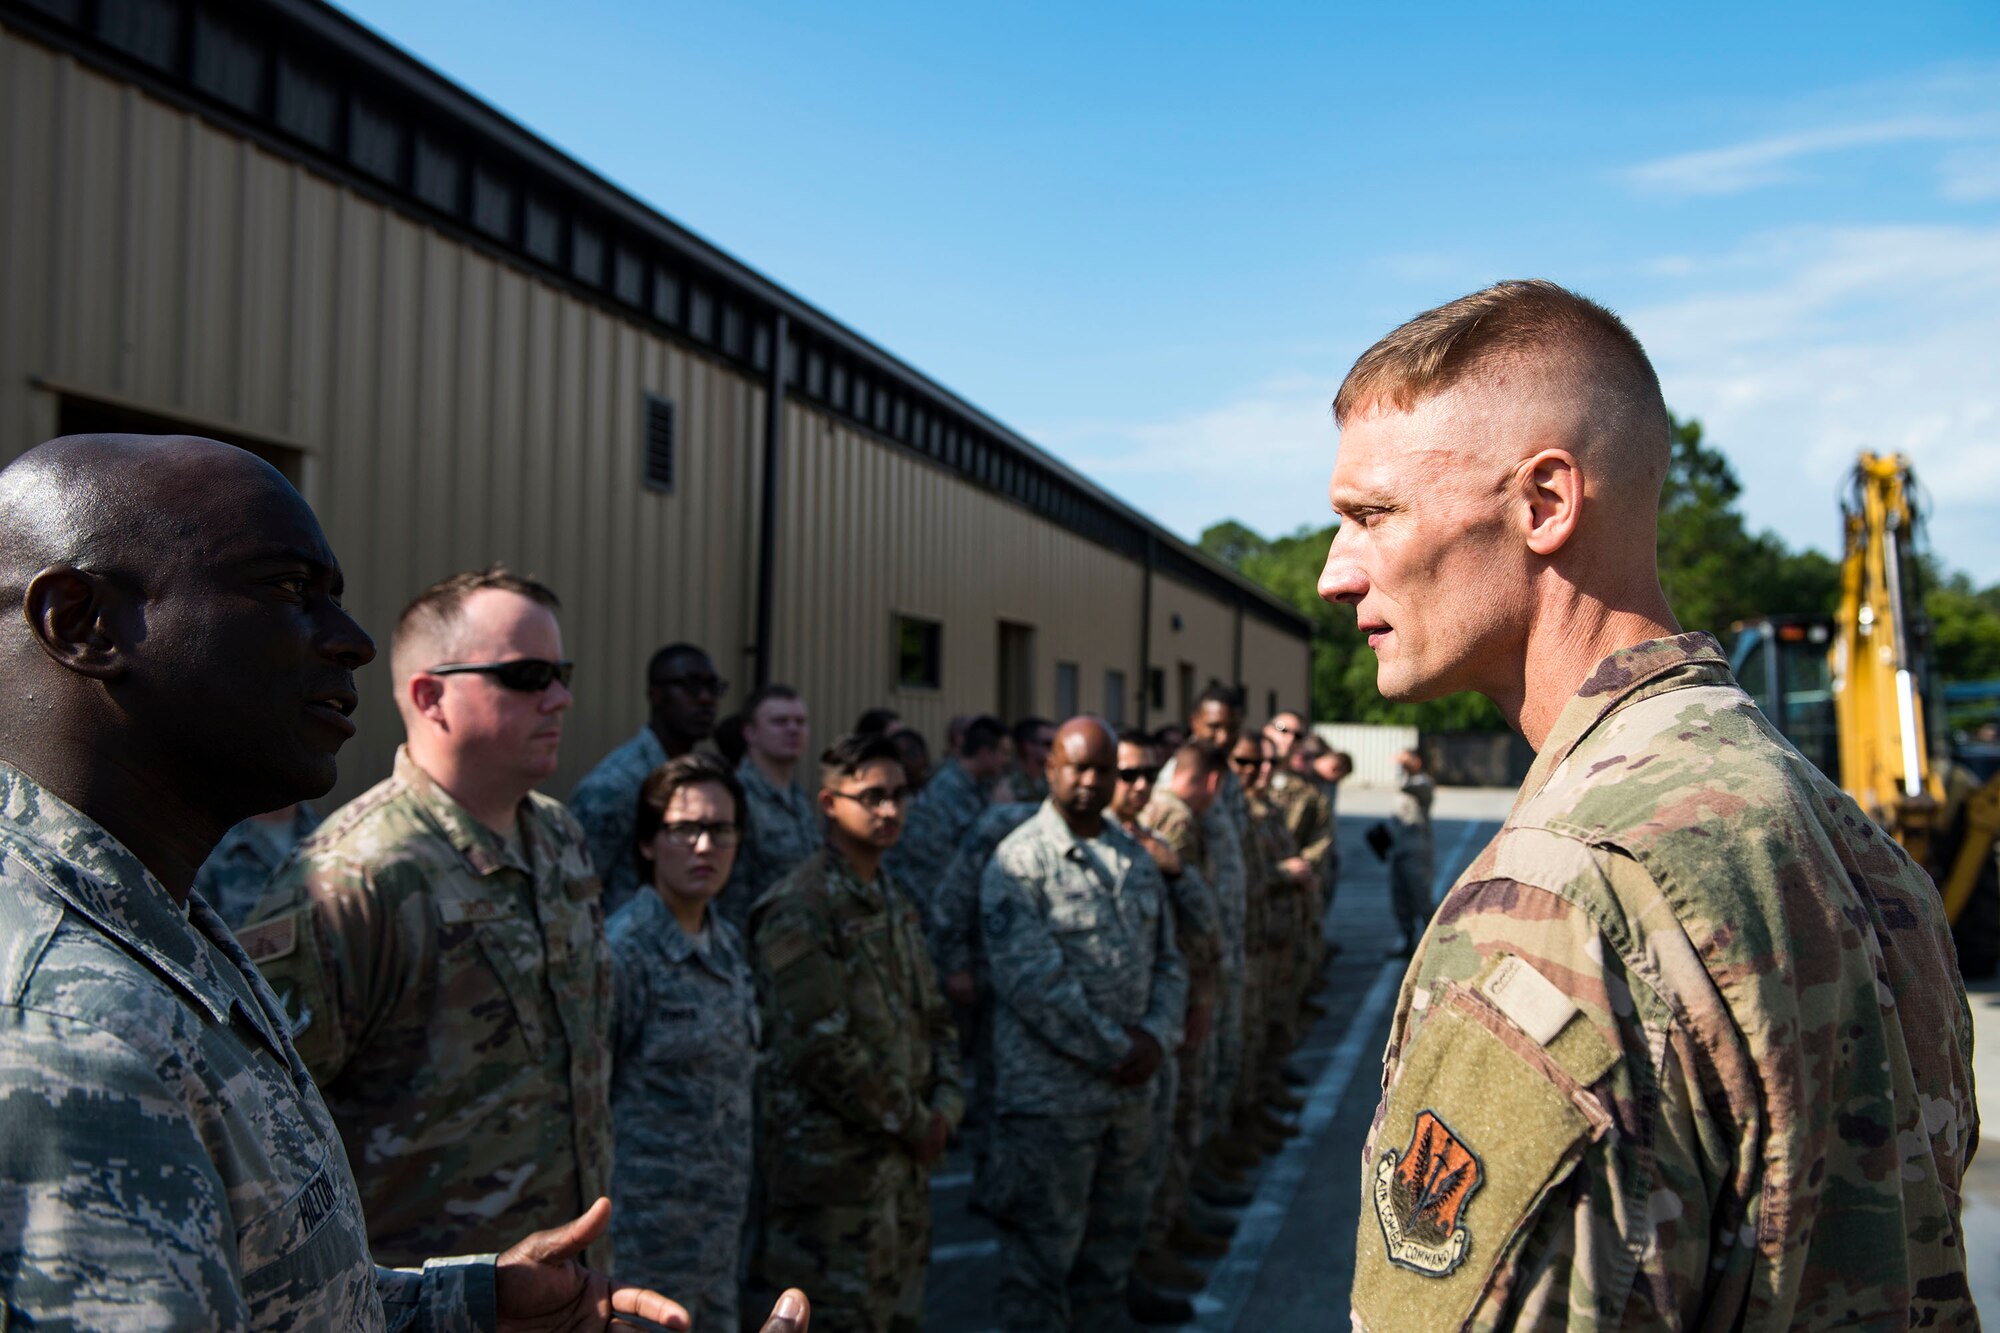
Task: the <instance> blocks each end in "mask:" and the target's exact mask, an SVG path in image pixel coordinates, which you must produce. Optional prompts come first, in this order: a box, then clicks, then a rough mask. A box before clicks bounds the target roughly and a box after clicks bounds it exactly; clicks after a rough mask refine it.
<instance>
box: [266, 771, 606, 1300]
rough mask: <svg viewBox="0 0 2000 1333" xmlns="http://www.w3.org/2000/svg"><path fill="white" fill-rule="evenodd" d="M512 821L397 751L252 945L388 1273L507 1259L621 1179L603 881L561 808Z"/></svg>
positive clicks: (304, 857)
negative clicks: (356, 1185) (472, 1258)
mask: <svg viewBox="0 0 2000 1333" xmlns="http://www.w3.org/2000/svg"><path fill="white" fill-rule="evenodd" d="M516 818H517V820H518V824H517V831H518V838H519V841H518V843H516V842H513V841H510V840H508V839H503V838H502V837H500V835H499V834H497V833H495V832H493V830H491V829H489V828H487V827H485V826H484V825H482V824H481V823H479V821H478V820H476V819H474V818H473V817H472V816H471V815H470V814H469V813H467V811H466V810H465V808H464V807H463V806H461V805H459V804H458V802H456V801H454V800H453V799H452V798H451V797H450V796H449V795H448V794H447V793H446V792H445V791H444V789H443V788H442V787H439V786H438V785H437V783H435V782H434V781H432V780H431V778H430V776H429V775H428V774H426V773H425V772H424V771H423V770H422V769H421V768H419V767H417V765H416V763H415V762H414V761H413V760H412V759H411V758H410V756H409V753H408V752H407V751H406V750H403V749H401V748H399V749H398V750H397V751H396V767H395V772H394V774H393V775H392V776H391V777H390V778H388V779H387V780H386V781H384V782H381V783H378V784H377V785H376V786H375V787H373V788H372V789H370V790H369V791H367V792H364V793H362V794H361V795H360V796H358V797H356V798H355V799H354V800H352V801H350V802H348V803H347V804H346V805H345V806H343V807H341V808H340V809H339V810H337V811H335V812H334V814H333V815H332V817H330V818H329V819H328V820H327V822H326V823H325V824H324V825H322V826H321V827H320V829H319V831H318V832H317V833H315V834H313V835H312V837H310V838H308V839H306V840H305V841H304V842H303V843H301V844H300V845H299V848H298V851H297V852H296V853H295V854H294V855H293V857H292V859H291V860H290V861H288V862H286V864H285V866H284V868H283V869H282V870H281V871H280V872H279V874H278V877H277V879H276V880H275V881H273V885H272V892H271V895H270V896H269V897H268V898H266V899H265V900H264V902H263V904H261V905H260V906H259V908H258V910H257V913H256V917H257V921H258V922H262V923H263V924H261V925H259V924H257V922H253V925H252V927H250V928H246V929H245V931H244V932H243V935H242V938H243V942H244V948H245V949H246V950H247V951H248V952H249V954H250V956H251V957H252V958H253V959H255V960H256V963H257V965H258V966H259V967H260V968H262V969H263V970H264V975H265V977H266V978H268V979H269V981H270V982H271V985H272V987H273V988H274V989H276V990H277V992H278V993H279V995H280V996H281V997H283V998H284V999H285V1002H286V1006H287V1008H288V1009H289V1010H290V1011H291V1013H292V1014H293V1037H294V1040H295V1041H296V1042H297V1044H298V1050H299V1054H300V1055H301V1056H302V1057H304V1059H305V1062H306V1065H307V1067H308V1068H310V1069H311V1070H312V1071H313V1075H314V1077H315V1078H316V1079H317V1080H318V1081H319V1084H320V1087H321V1089H322V1090H323V1091H324V1092H325V1094H326V1100H327V1104H328V1105H329V1106H330V1107H332V1108H333V1113H334V1119H335V1121H336V1122H337V1123H338V1124H339V1126H340V1132H341V1138H342V1140H343V1141H344V1142H345V1143H346V1145H347V1153H348V1156H349V1157H350V1158H351V1159H353V1160H354V1161H355V1162H358V1163H359V1164H360V1172H359V1179H360V1181H361V1189H362V1202H363V1205H364V1208H365V1211H366V1213H367V1217H368V1234H369V1238H370V1240H371V1241H372V1242H373V1244H374V1248H375V1253H376V1255H377V1256H378V1257H385V1258H389V1259H390V1260H391V1261H393V1262H399V1263H402V1262H410V1261H411V1260H412V1259H413V1258H421V1256H423V1255H425V1254H436V1253H440V1252H443V1253H450V1252H454V1251H465V1250H475V1251H477V1250H498V1249H503V1248H505V1247H506V1246H508V1245H511V1244H512V1243H513V1242H514V1241H516V1240H519V1239H520V1238H521V1237H522V1236H523V1235H525V1234H526V1233H527V1232H530V1231H534V1230H537V1229H540V1228H543V1227H553V1226H558V1225H560V1224H562V1223H564V1222H567V1221H569V1220H570V1219H572V1218H574V1217H575V1216H577V1214H579V1213H581V1212H582V1211H583V1210H584V1209H585V1208H587V1207H589V1205H590V1204H591V1203H592V1202H594V1201H595V1200H596V1199H597V1198H598V1196H599V1195H602V1194H605V1193H607V1192H608V1190H609V1187H610V1179H609V1175H610V1166H611V1115H610V1109H609V1105H608V1103H607V1100H606V1098H607V1094H608V1086H609V1081H610V1061H609V1059H608V1055H607V1051H606V1047H605V1036H606V1034H607V1030H608V1027H609V1013H608V1010H609V1007H610V1002H611V955H610V951H609V950H608V949H607V947H606V946H605V942H604V923H603V918H602V916H601V915H600V914H599V909H598V901H597V900H598V886H597V876H596V875H595V874H594V873H592V871H591V868H590V856H589V853H588V852H587V851H586V850H585V849H584V842H583V832H582V830H581V829H579V828H578V827H577V826H576V823H575V821H574V820H572V819H571V818H570V817H569V815H568V813H567V812H566V811H565V810H564V809H563V807H562V805H561V804H560V803H559V802H557V801H554V800H551V799H550V798H548V797H546V796H542V795H540V794H539V793H530V794H529V796H528V797H527V799H525V800H524V801H522V802H521V804H520V806H519V807H518V809H517V814H516ZM627 859H628V860H629V859H630V857H629V856H628V857H627ZM609 1250H610V1244H609V1242H608V1241H600V1242H599V1243H598V1244H597V1245H595V1246H593V1247H592V1249H591V1258H592V1262H593V1263H596V1264H598V1265H600V1266H602V1265H604V1264H605V1263H606V1262H608V1260H609V1257H610V1256H609Z"/></svg>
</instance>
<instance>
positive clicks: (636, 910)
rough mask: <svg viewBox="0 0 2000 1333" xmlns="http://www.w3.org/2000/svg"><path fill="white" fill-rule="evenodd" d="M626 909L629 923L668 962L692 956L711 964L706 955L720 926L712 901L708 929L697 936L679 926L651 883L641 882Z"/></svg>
mask: <svg viewBox="0 0 2000 1333" xmlns="http://www.w3.org/2000/svg"><path fill="white" fill-rule="evenodd" d="M629 910H630V911H631V913H632V916H633V921H632V924H633V925H634V926H635V927H637V928H638V930H639V931H640V932H641V933H642V934H643V935H644V936H645V938H647V939H649V940H651V941H652V942H653V944H654V946H655V947H656V948H658V949H659V951H660V954H661V956H662V957H664V958H665V959H666V960H667V961H668V962H670V963H675V964H679V963H685V962H686V961H688V959H690V958H693V959H697V960H699V961H701V962H703V963H710V964H711V965H712V960H711V958H710V956H709V955H710V954H711V953H713V952H714V949H715V937H716V932H717V931H719V930H721V929H722V928H723V925H722V918H721V917H720V916H718V915H716V912H715V908H714V906H713V905H711V906H710V907H709V910H708V929H707V930H706V931H704V932H703V933H702V935H701V936H700V937H699V938H697V937H696V936H693V935H690V934H688V933H687V931H686V930H684V929H682V928H681V923H680V921H679V919H678V918H676V917H675V916H674V914H673V912H672V910H670V909H669V908H668V907H667V903H666V900H665V899H664V898H662V897H660V893H659V890H657V889H655V888H653V887H652V886H651V885H650V884H643V885H641V886H640V887H639V891H638V892H637V893H635V894H633V895H632V905H631V908H630V909H629Z"/></svg>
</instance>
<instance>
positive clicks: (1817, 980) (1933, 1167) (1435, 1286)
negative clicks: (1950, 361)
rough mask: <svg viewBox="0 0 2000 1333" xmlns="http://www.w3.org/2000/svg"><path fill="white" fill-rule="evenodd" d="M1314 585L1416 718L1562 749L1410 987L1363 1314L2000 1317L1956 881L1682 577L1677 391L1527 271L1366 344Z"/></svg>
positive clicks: (1491, 1323) (1345, 392)
mask: <svg viewBox="0 0 2000 1333" xmlns="http://www.w3.org/2000/svg"><path fill="white" fill-rule="evenodd" d="M1334 411H1335V416H1336V418H1337V419H1338V421H1339V422H1340V425H1341V441H1340V453H1339V457H1338V460H1337V462H1336V464H1335V467H1334V471H1333V478H1332V483H1331V486H1330V496H1331V499H1332V503H1333V508H1334V511H1335V512H1336V513H1337V514H1339V515H1340V517H1341V519H1342V520H1343V521H1342V522H1341V524H1340V526H1339V529H1338V533H1337V535H1336V536H1335V538H1334V540H1333V544H1332V549H1331V551H1330V552H1329V553H1328V556H1327V563H1326V569H1325V572H1324V573H1323V574H1322V575H1321V577H1320V593H1321V595H1322V596H1323V597H1325V598H1326V599H1328V600H1329V601H1337V602H1344V603H1347V604H1350V605H1352V606H1354V607H1355V609H1356V613H1357V617H1358V619H1359V622H1360V627H1361V630H1362V631H1363V633H1365V634H1366V635H1367V636H1368V640H1369V643H1370V646H1371V647H1373V648H1374V650H1375V653H1376V656H1377V665H1376V683H1377V686H1378V687H1379V688H1380V690H1381V692H1382V694H1383V695H1384V696H1385V697H1386V698H1389V699H1393V700H1399V701H1415V700H1422V699H1433V698H1437V697H1439V696H1441V695H1444V694H1447V693H1450V692H1452V691H1456V690H1468V689H1469V690H1477V691H1479V692H1480V693H1482V694H1485V695H1486V696H1487V697H1488V698H1490V699H1492V700H1493V701H1494V703H1495V704H1496V705H1498V706H1499V708H1500V710H1501V712H1502V714H1503V715H1504V716H1505V717H1506V718H1507V720H1508V722H1509V723H1510V724H1511V725H1513V726H1514V727H1515V728H1516V729H1517V730H1519V731H1520V733H1521V734H1522V735H1523V736H1525V737H1526V738H1527V740H1528V742H1529V744H1530V745H1532V746H1533V747H1534V748H1535V750H1536V759H1535V764H1534V767H1533V769H1532V770H1531V771H1530V773H1529V775H1528V778H1527V781H1526V782H1525V783H1524V784H1523V786H1522V788H1521V794H1520V797H1519V799H1518V800H1517V801H1516V802H1515V804H1514V807H1513V809H1512V810H1511V811H1510V812H1509V814H1508V816H1507V820H1506V823H1505V824H1504V826H1503V827H1502V828H1501V830H1500V832H1499V834H1497V835H1496V836H1495V838H1494V839H1493V841H1492V842H1491V843H1489V844H1488V845H1487V847H1486V849H1485V850H1484V851H1483V852H1481V853H1480V855H1479V856H1478V858H1477V859H1475V860H1474V861H1473V863H1472V865H1471V866H1470V867H1469V868H1468V869H1467V870H1466V871H1465V873H1464V874H1463V875H1461V876H1460V877H1459V880H1458V883H1457V884H1455V885H1454V886H1453V887H1452V889H1451V892H1450V893H1449V894H1448V895H1447V896H1446V897H1445V899H1444V902H1443V903H1442V904H1441V905H1440V907H1439V908H1438V911H1437V914H1436V916H1435V918H1434V919H1433V921H1432V923H1431V927H1430V930H1429V932H1428V934H1427V935H1426V936H1425V938H1424V940H1423V942H1422V944H1421V945H1420V946H1419V948H1418V950H1417V955H1416V958H1415V960H1414V961H1413V962H1412V963H1411V964H1410V967H1409V970H1408V972H1407V974H1406V976H1405V978H1404V982H1403V989H1402V994H1401V998H1400V1001H1399V1003H1398V1006H1397V1011H1396V1016H1395V1019H1394V1021H1393V1024H1392V1026H1391V1030H1390V1038H1389V1046H1388V1050H1387V1053H1386V1057H1385V1059H1386V1069H1385V1071H1384V1080H1383V1096H1382V1100H1381V1104H1380V1106H1379V1107H1378V1108H1377V1111H1376V1115H1375V1123H1374V1126H1373V1128H1372V1130H1371V1131H1370V1134H1369V1140H1368V1144H1367V1147H1366V1149H1365V1152H1364V1155H1363V1178H1362V1182H1361V1187H1362V1188H1361V1223H1360V1230H1359V1234H1358V1237H1357V1244H1358V1254H1357V1259H1356V1265H1355V1270H1354V1286H1353V1304H1354V1309H1353V1314H1354V1325H1355V1327H1356V1328H1357V1329H1406V1328H1460V1327H1464V1328H1473V1329H1493V1328H1553V1327H1561V1328H1641V1327H1643V1328H1677V1329H1681V1328H1702V1329H1747V1330H1776V1329H1855V1328H1876V1329H1904V1328H1924V1329H1944V1328H1956V1329H1971V1328H1976V1327H1977V1326H1978V1315H1977V1313H1976V1312H1975V1311H1974V1309H1973V1304H1972V1298H1971V1294H1970V1291H1969V1289H1968V1285H1967V1280H1966V1270H1967V1265H1968V1262H1969V1259H1968V1256H1967V1254H1966V1250H1965V1245H1964V1235H1965V1232H1964V1230H1963V1228H1962V1225H1961V1221H1960V1206H1961V1204H1960V1200H1961V1197H1962V1195H1961V1190H1962V1187H1963V1178H1964V1173H1965V1167H1966V1162H1967V1158H1968V1156H1969V1155H1970V1151H1971V1147H1972V1144H1973V1143H1974V1142H1975V1141H1976V1139H1977V1136H1978V1120H1977V1112H1976V1110H1975V1106H1976V1103H1975V1101H1974V1099H1973V1087H1972V1066H1971V1059H1972V1024H1971V1017H1970V1014H1969V1013H1968V1010H1967V1006H1966V999H1965V990H1964V987H1963V985H1962V983H1961V982H1960V979H1959V976H1958V970H1957V966H1956V962H1955V959H1954V954H1953V949H1952V942H1951V932H1950V929H1949V927H1948V926H1947V924H1946V922H1945V919H1944V913H1943V910H1942V907H1941V904H1940V903H1939V900H1938V895H1937V890H1936V888H1935V887H1934V886H1933V885H1932V884H1931V883H1930V881H1929V880H1928V879H1927V878H1926V877H1925V875H1924V874H1923V872H1922V871H1921V870H1919V869H1918V868H1917V867H1916V866H1915V865H1914V864H1913V863H1912V862H1911V860H1910V858H1909V857H1908V856H1907V855H1906V854H1905V853H1904V852H1903V850H1902V848H1900V847H1898V846H1897V845H1896V844H1895V842H1893V841H1892V840H1891V839H1890V838H1888V837H1887V836H1885V835H1884V834H1883V832H1882V831H1881V829H1879V828H1877V827H1876V826H1875V825H1874V824H1873V823H1871V822H1870V821H1869V819H1868V817H1867V815H1866V814H1864V813H1863V812H1862V810H1861V809H1860V808H1859V807H1858V806H1857V805H1856V804H1855V802H1854V801H1853V800H1852V799H1851V798H1850V797H1848V796H1847V795H1846V794H1844V793H1843V792H1841V791H1840V790H1839V789H1838V788H1837V787H1836V786H1834V784H1833V783H1832V782H1831V781H1829V780H1828V779H1827V778H1825V777H1824V776H1823V775H1821V774H1820V773H1819V772H1818V771H1817V770H1816V769H1814V768H1813V767H1812V766H1811V765H1810V764H1809V763H1807V762H1806V761H1805V760H1804V759H1802V758H1800V756H1799V753H1798V751H1797V750H1795V749H1793V748H1792V747H1791V746H1790V745H1789V744H1787V743H1786V741H1785V740H1784V738H1783V737H1782V736H1781V735H1780V734H1779V733H1778V732H1777V730H1776V729H1775V728H1774V727H1773V726H1772V725H1771V723H1770V722H1769V721H1768V720H1767V719H1766V718H1765V717H1764V716H1763V714H1762V713H1761V712H1759V711H1758V709H1757V706H1756V705H1755V704H1754V703H1753V702H1752V701H1751V700H1750V698H1749V696H1748V695H1746V694H1745V693H1744V692H1743V690H1742V689H1741V688H1740V687H1739V686H1738V685H1737V683H1736V682H1735V680H1734V679H1733V678H1732V677H1731V675H1730V673H1729V668H1728V666H1727V663H1726V659H1725V657H1724V654H1723V653H1722V650H1721V648H1720V647H1719V646H1718V645H1717V644H1716V642H1715V641H1714V640H1713V639H1711V638H1710V637H1709V636H1707V635H1706V634H1683V633H1681V632H1680V631H1679V628H1678V626H1677V625H1676V624H1675V622H1674V616H1673V612H1672V611H1671V610H1670V609H1669V607H1668V605H1667V601H1666V598H1665V597H1664V596H1663V595H1662V594H1661V592H1660V586H1659V579H1658V573H1657V569H1656V566H1655V529H1656V524H1657V517H1658V505H1659V496H1660V488H1661V484H1662V479H1663V478H1664V477H1665V475H1666V472H1667V467H1668V459H1669V449H1668V432H1669V420H1668V416H1667V410H1666V405H1665V404H1664V402H1663V401H1662V400H1661V396H1660V388H1659V381H1658V379H1657V378H1656V377H1655V376H1654V373H1653V369H1652V366H1651V365H1650V363H1649V362H1648V361H1647V359H1646V354H1645V352H1644V351H1643V350H1642V349H1641V348H1640V346H1639V343H1638V341H1637V340H1636V339H1635V338H1633V336H1632V334H1631V332H1630V331H1629V330H1628V329H1627V328H1626V327H1625V325H1624V324H1623V323H1621V322H1620V321H1619V320H1618V318H1617V317H1616V316H1615V315H1613V314H1612V313H1611V312H1610V311H1608V310H1606V309H1604V308H1603V307H1601V306H1598V305H1596V304H1594V303H1592V302H1590V301H1587V300H1585V299H1584V298H1582V297H1579V296H1576V295H1575V294H1573V293H1571V292H1568V291H1565V290H1564V289H1562V288H1560V287H1557V286H1555V285H1554V284H1553V283H1546V282H1507V283H1501V284H1499V285H1498V286H1495V287H1491V288H1488V289H1486V290H1484V291H1481V292H1476V293H1474V294H1472V295H1470V296H1467V297H1463V298H1461V299H1459V300H1457V301H1453V302H1451V303H1450V304H1448V305H1445V306H1442V307H1440V308H1438V309H1436V310H1432V311H1429V312H1427V313H1425V314H1422V315H1419V316H1418V317H1417V318H1416V319H1414V320H1412V321H1411V322H1410V323H1408V324H1406V325H1404V326H1403V327H1401V328H1399V329H1397V330H1396V331H1395V332H1393V333H1391V334H1389V335H1388V336H1387V337H1385V338H1384V339H1383V340H1382V341H1381V342H1379V343H1377V344H1376V345H1375V346H1374V347H1372V348H1371V349H1369V350H1368V351H1367V352H1366V353H1364V354H1363V356H1362V357H1361V359H1360V360H1359V361H1357V362H1356V363H1355V366H1354V368H1353V370H1352V371H1350V372H1349V374H1348V376H1347V380H1346V382H1345V383H1344V384H1343V385H1342V386H1341V390H1340V395H1339V397H1338V399H1337V400H1336V402H1335V405H1334Z"/></svg>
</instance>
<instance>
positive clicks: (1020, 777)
mask: <svg viewBox="0 0 2000 1333" xmlns="http://www.w3.org/2000/svg"><path fill="white" fill-rule="evenodd" d="M1007 790H1008V792H1009V793H1010V794H1011V795H1012V797H1013V799H1014V800H1016V801H1024V802H1026V803H1027V804H1029V805H1040V804H1041V803H1042V802H1043V801H1046V800H1048V799H1049V774H1048V770H1047V769H1045V768H1035V769H1032V770H1031V769H1030V768H1029V767H1028V766H1027V765H1026V764H1024V763H1022V762H1021V761H1020V760H1018V759H1017V760H1015V761H1014V762H1013V763H1011V764H1009V765H1008V766H1007Z"/></svg>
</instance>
